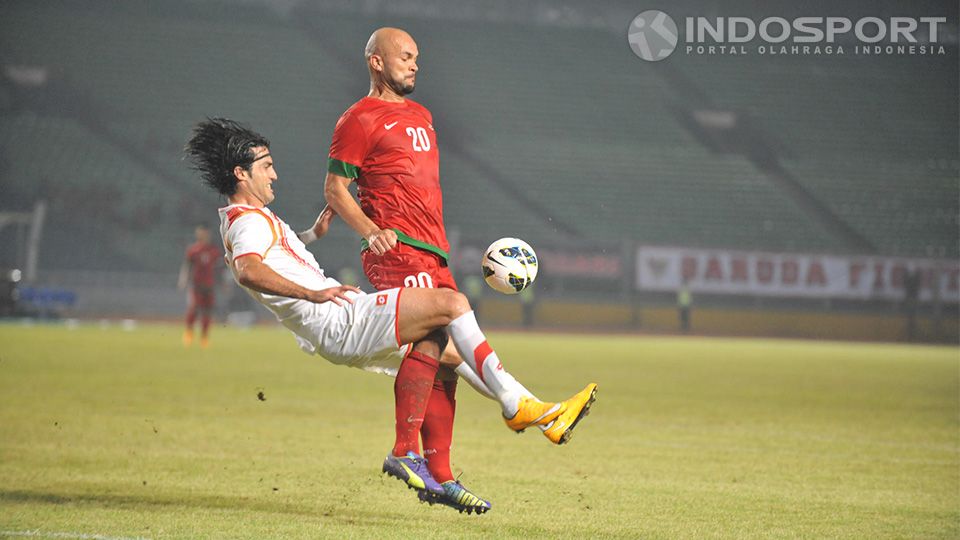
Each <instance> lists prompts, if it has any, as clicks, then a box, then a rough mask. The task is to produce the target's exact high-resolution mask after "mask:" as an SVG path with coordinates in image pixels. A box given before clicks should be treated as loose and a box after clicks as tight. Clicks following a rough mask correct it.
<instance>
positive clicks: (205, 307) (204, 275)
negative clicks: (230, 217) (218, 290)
mask: <svg viewBox="0 0 960 540" xmlns="http://www.w3.org/2000/svg"><path fill="white" fill-rule="evenodd" d="M193 233H194V239H195V242H194V243H193V244H191V245H190V246H189V247H187V251H186V253H185V254H184V258H183V265H182V266H181V267H180V276H179V279H178V281H177V286H178V287H179V288H180V290H183V289H186V288H187V284H188V282H189V285H190V299H189V300H188V305H187V315H186V323H187V327H186V328H185V329H184V331H183V345H184V346H187V347H189V346H190V345H191V344H192V343H193V326H194V323H195V321H196V320H197V313H198V312H199V313H200V346H201V347H203V348H206V347H207V346H208V345H209V344H210V319H211V316H212V312H213V307H214V303H215V302H216V297H215V294H214V287H215V286H216V284H217V268H219V267H220V260H221V258H220V257H221V255H220V250H219V249H217V247H216V246H214V245H213V244H211V243H210V229H209V228H208V227H207V226H206V225H197V227H196V228H195V229H194V231H193Z"/></svg>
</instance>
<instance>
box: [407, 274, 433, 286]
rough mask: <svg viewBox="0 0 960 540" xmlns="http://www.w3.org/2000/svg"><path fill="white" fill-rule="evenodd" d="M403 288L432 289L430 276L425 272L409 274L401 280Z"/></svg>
mask: <svg viewBox="0 0 960 540" xmlns="http://www.w3.org/2000/svg"><path fill="white" fill-rule="evenodd" d="M403 286H404V287H419V288H421V289H432V288H433V278H432V277H431V276H430V274H428V273H426V272H420V273H417V274H410V275H409V276H407V277H405V278H403Z"/></svg>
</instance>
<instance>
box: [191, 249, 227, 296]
mask: <svg viewBox="0 0 960 540" xmlns="http://www.w3.org/2000/svg"><path fill="white" fill-rule="evenodd" d="M186 259H187V264H189V265H190V282H191V283H193V286H194V287H205V288H210V287H213V286H214V284H216V277H217V276H216V269H217V265H218V263H219V261H220V250H219V249H217V248H216V246H214V245H213V244H201V243H199V242H196V243H194V244H193V245H192V246H190V247H188V248H187V254H186Z"/></svg>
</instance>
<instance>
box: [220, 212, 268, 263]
mask: <svg viewBox="0 0 960 540" xmlns="http://www.w3.org/2000/svg"><path fill="white" fill-rule="evenodd" d="M276 240H277V234H276V232H275V231H274V229H273V224H272V223H270V219H269V218H268V217H267V216H265V215H263V214H261V213H260V212H247V213H246V214H243V215H242V216H240V217H238V218H237V219H236V220H235V221H234V222H233V223H231V224H230V228H229V229H227V245H228V246H230V248H231V249H232V250H233V259H234V260H236V259H238V258H240V257H243V256H244V255H250V254H251V253H256V254H257V255H259V256H260V258H261V259H263V258H264V257H266V256H267V250H269V249H270V248H271V247H273V244H274V243H275V242H276Z"/></svg>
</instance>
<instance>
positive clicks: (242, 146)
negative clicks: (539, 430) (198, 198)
mask: <svg viewBox="0 0 960 540" xmlns="http://www.w3.org/2000/svg"><path fill="white" fill-rule="evenodd" d="M269 146H270V143H269V141H268V140H267V139H265V138H264V137H263V136H261V135H259V134H257V133H255V132H253V131H251V130H249V129H248V128H246V127H244V126H242V125H239V124H237V123H235V122H233V121H230V120H224V119H211V120H208V121H206V122H201V123H200V124H199V125H197V126H196V128H195V129H194V133H193V137H192V138H191V139H190V141H189V142H188V143H187V147H186V152H187V155H188V156H189V157H190V158H191V159H192V161H193V163H194V166H195V168H196V169H197V170H198V171H199V172H200V175H201V177H202V178H203V180H204V182H206V184H207V185H208V186H210V187H211V188H213V189H215V190H216V191H217V192H219V193H220V194H221V195H224V196H226V197H227V200H228V202H229V204H228V205H227V206H226V207H224V208H221V209H220V234H221V236H222V237H223V243H224V247H225V248H226V251H227V255H226V259H227V262H228V263H229V266H230V269H231V271H232V272H233V275H234V278H235V279H236V281H237V283H238V284H239V285H240V286H241V287H243V288H244V289H246V290H247V292H248V293H250V295H251V296H252V297H253V298H254V299H255V300H257V301H259V302H260V303H261V304H263V305H264V306H265V307H267V308H268V309H269V310H270V311H272V312H273V313H274V314H275V315H276V317H277V319H278V320H279V321H280V322H281V323H282V324H283V325H284V326H286V327H287V328H288V329H290V330H291V331H292V332H293V334H294V335H295V336H296V339H297V342H298V343H299V345H300V348H301V349H302V350H303V351H304V352H306V353H308V354H318V355H320V356H323V357H324V358H326V359H327V360H329V361H330V362H333V363H335V364H342V365H348V366H352V367H358V368H361V369H365V370H368V371H374V372H380V373H388V374H393V375H396V373H397V368H398V367H399V365H400V362H401V359H402V358H403V356H404V354H405V353H406V352H407V350H408V348H409V347H408V346H407V345H405V344H408V343H416V342H419V341H422V340H424V339H427V338H428V337H429V339H432V340H438V341H441V342H439V343H436V344H435V346H436V347H438V348H439V350H443V348H444V347H445V345H446V341H447V339H450V340H452V341H453V343H454V345H455V347H456V348H457V350H458V351H460V354H461V355H463V356H464V358H469V359H470V362H468V365H469V369H471V370H473V371H474V373H475V375H476V376H477V377H478V378H480V379H481V380H482V381H483V384H484V385H485V386H486V387H487V388H488V389H489V391H490V392H491V393H492V394H493V395H495V396H496V398H497V400H498V401H499V402H500V404H501V408H502V409H503V410H504V411H506V410H514V411H516V415H515V416H514V418H515V419H516V420H515V421H516V422H518V423H519V422H522V423H523V426H522V427H530V426H533V425H541V424H544V423H548V422H551V421H554V420H555V419H557V418H558V417H560V416H563V415H566V414H567V412H568V410H570V409H571V408H572V409H573V410H574V413H575V414H574V415H573V422H574V423H576V422H577V421H579V420H580V418H582V417H583V416H584V415H585V414H586V412H587V410H588V409H589V407H590V404H591V403H592V402H593V398H594V393H595V388H596V385H590V386H588V387H587V389H588V391H589V395H588V396H587V397H586V398H585V399H581V400H575V401H566V402H562V403H559V404H554V403H541V402H536V403H534V402H530V401H529V400H526V401H525V400H524V399H523V397H524V394H523V391H522V390H521V388H522V387H520V385H519V383H517V381H516V380H515V379H514V378H513V377H512V376H510V374H509V373H507V372H506V371H505V370H504V369H503V366H502V365H501V363H500V360H499V359H498V357H497V354H496V353H495V352H494V351H493V349H492V348H491V347H490V345H489V344H488V343H487V340H486V337H484V335H483V332H482V331H481V330H480V327H479V326H478V325H477V321H476V318H475V317H474V315H473V311H471V309H470V304H469V302H468V301H467V299H466V297H465V296H463V295H462V294H460V293H459V292H456V291H454V290H452V289H414V288H411V289H401V288H393V289H388V290H384V291H380V292H377V293H374V294H365V293H363V292H361V291H360V290H359V289H357V288H356V287H353V286H349V285H341V284H340V283H339V282H338V281H336V280H335V279H333V278H330V277H327V276H326V275H325V274H324V272H323V270H322V269H321V268H320V266H319V265H318V264H317V261H316V260H315V259H314V257H313V255H312V254H311V253H310V251H308V250H307V249H306V246H305V245H304V242H303V241H302V240H301V238H305V239H307V240H313V239H315V238H319V237H321V236H323V235H324V234H325V233H326V232H327V229H328V227H329V225H330V222H331V220H332V219H333V217H334V215H335V213H334V212H333V211H332V210H331V209H330V208H329V207H328V208H324V210H323V211H322V212H321V213H320V215H319V217H318V218H317V221H316V222H315V223H314V225H313V227H311V228H310V229H308V230H307V231H304V232H303V233H301V234H300V235H297V234H295V233H294V232H293V230H292V229H291V228H290V226H289V225H287V224H286V223H285V222H284V221H283V220H281V219H280V218H279V217H277V215H276V214H274V213H273V212H271V211H270V210H269V209H268V208H267V204H269V203H270V202H271V201H273V199H274V194H273V187H272V184H273V182H274V181H276V180H277V173H276V170H275V169H274V167H273V157H272V156H271V155H270V148H269ZM383 469H384V471H385V472H387V473H389V474H391V475H393V476H396V477H398V478H400V479H401V480H403V481H405V482H406V483H407V485H408V486H410V487H412V488H415V489H417V491H418V494H419V495H420V497H421V499H422V500H426V501H429V502H440V503H442V504H446V505H448V506H452V507H454V508H457V509H458V510H460V511H461V512H462V511H464V510H466V511H467V512H474V511H475V512H478V513H482V512H485V511H487V510H488V509H489V508H490V503H489V502H487V501H484V500H483V499H481V498H479V497H477V496H476V495H474V494H472V493H470V492H469V491H468V490H467V489H466V488H464V487H463V486H462V485H461V484H460V483H459V482H456V481H454V480H452V479H451V480H448V481H443V482H437V481H436V480H435V479H434V478H433V477H432V475H431V474H430V471H429V469H428V468H427V463H426V461H425V460H424V459H423V458H422V457H420V456H419V455H418V454H417V453H415V452H413V451H409V452H408V453H406V454H405V455H402V456H395V455H388V456H387V459H386V460H385V461H384V464H383Z"/></svg>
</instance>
